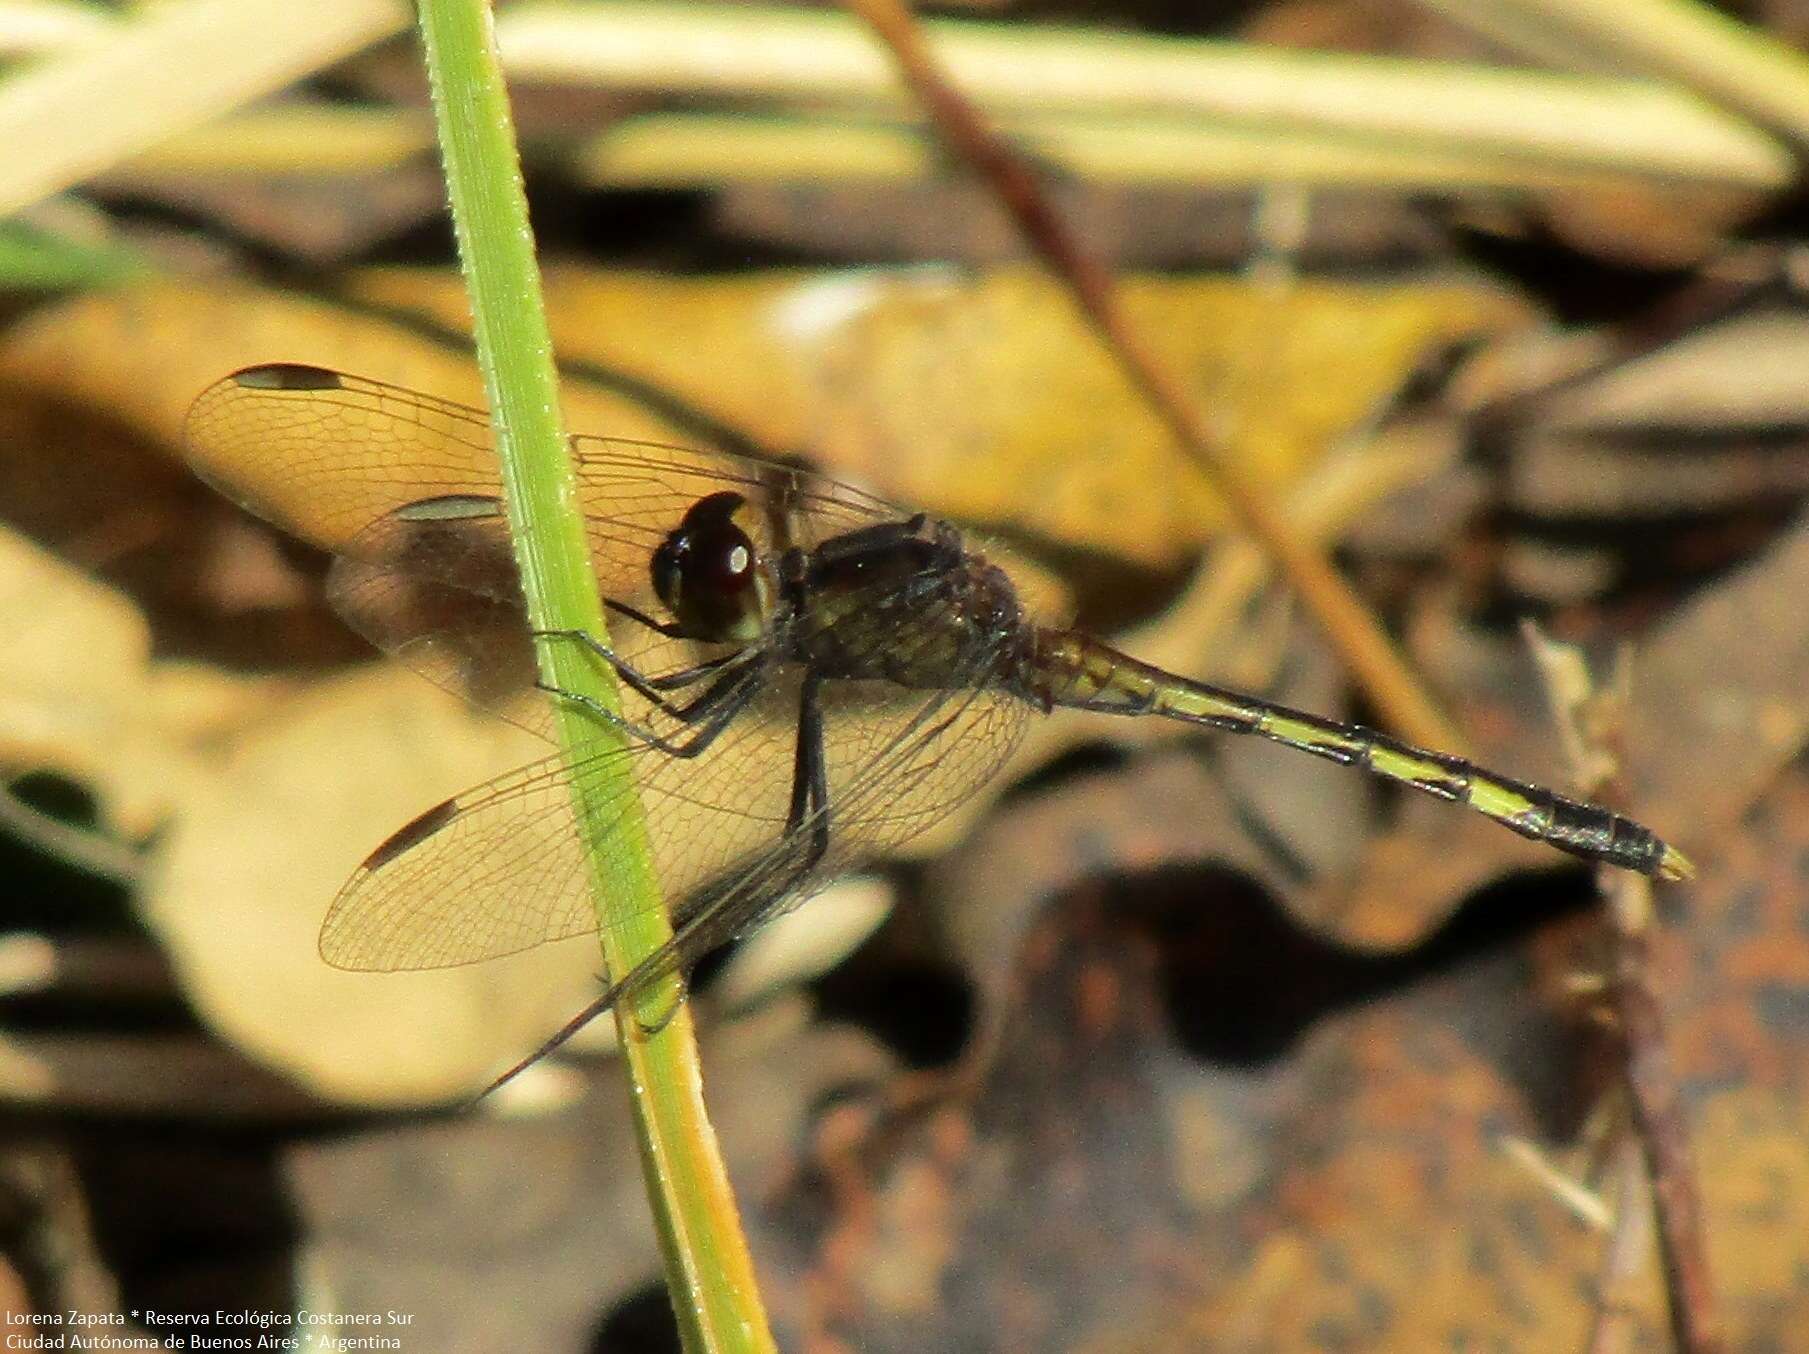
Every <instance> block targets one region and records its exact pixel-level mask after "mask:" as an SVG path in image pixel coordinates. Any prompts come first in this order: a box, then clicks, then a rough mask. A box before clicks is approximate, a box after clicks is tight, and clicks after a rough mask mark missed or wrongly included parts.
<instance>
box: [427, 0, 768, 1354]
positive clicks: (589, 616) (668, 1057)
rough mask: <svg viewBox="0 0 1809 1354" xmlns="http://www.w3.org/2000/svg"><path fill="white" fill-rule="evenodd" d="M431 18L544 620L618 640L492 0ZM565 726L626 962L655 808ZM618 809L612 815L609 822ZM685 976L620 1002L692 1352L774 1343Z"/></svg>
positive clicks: (431, 58)
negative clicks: (579, 466)
mask: <svg viewBox="0 0 1809 1354" xmlns="http://www.w3.org/2000/svg"><path fill="white" fill-rule="evenodd" d="M419 12H420V29H421V40H422V45H423V47H424V49H425V51H426V57H427V70H428V77H429V80H430V81H431V84H432V90H433V108H434V118H435V122H436V124H437V126H438V129H439V136H440V146H441V154H442V157H443V160H444V163H445V170H446V183H447V190H448V193H449V195H450V198H451V203H452V217H453V225H454V228H455V230H456V233H457V236H458V244H459V257H460V260H461V261H462V263H463V266H464V270H465V277H466V283H467V285H468V286H469V288H470V292H471V309H472V316H473V320H474V333H475V336H476V340H477V353H478V361H479V363H480V365H481V366H482V368H483V374H484V384H485V389H486V392H487V394H488V396H489V401H490V410H491V418H492V420H493V421H494V423H495V427H496V434H497V447H498V450H499V453H500V455H501V458H502V478H503V488H504V493H505V496H506V498H507V501H508V507H509V518H510V521H511V523H512V524H513V525H514V529H515V551H516V557H517V560H518V562H519V565H520V569H521V576H522V587H523V591H524V593H525V594H526V598H527V606H528V615H529V617H530V620H531V623H532V624H533V625H534V626H535V628H536V629H541V630H558V629H581V630H584V631H587V632H588V633H590V634H593V635H596V636H598V637H599V638H600V639H604V640H607V634H606V631H605V628H604V621H603V608H602V605H601V601H600V599H599V597H598V595H597V586H596V578H595V576H594V574H593V572H592V569H591V563H590V554H589V551H588V549H587V546H586V542H585V537H584V523H583V517H582V514H581V512H580V510H579V500H578V492H577V483H576V480H575V478H574V477H573V474H572V467H571V463H570V460H569V458H568V455H567V445H568V444H567V442H566V438H565V433H564V429H563V426H562V424H561V419H560V412H559V395H558V385H557V375H556V372H555V369H554V364H553V351H552V341H551V338H550V336H549V334H548V332H547V325H546V314H545V308H544V305H543V303H542V300H541V294H540V276H539V272H538V270H537V268H536V266H535V259H534V239H533V233H532V231H531V230H530V228H529V225H528V216H527V201H526V198H525V196H524V195H523V192H522V186H521V170H520V163H519V160H518V158H517V153H516V149H515V138H514V126H513V121H512V118H511V116H510V111H509V101H508V91H507V89H506V87H505V85H504V83H503V78H502V71H501V67H500V65H499V63H498V61H497V58H496V52H495V43H494V34H493V31H492V27H491V14H490V6H489V4H488V3H487V2H486V0H421V4H420V11H419ZM539 661H540V670H541V677H542V679H543V680H545V681H546V682H547V683H548V684H549V685H551V686H554V687H556V688H558V689H559V690H562V691H570V692H573V693H576V694H579V695H583V696H587V697H589V698H591V699H592V700H596V701H599V702H602V703H603V704H604V705H605V706H606V707H607V708H610V709H619V708H620V706H619V703H618V701H619V698H618V696H617V693H616V690H615V683H614V681H613V680H612V676H613V675H612V674H610V673H608V672H606V671H605V670H604V669H603V666H602V665H601V664H598V663H595V662H593V661H590V660H589V659H588V657H587V656H586V654H585V653H584V651H583V649H582V648H581V646H578V645H574V644H561V643H546V642H543V643H542V644H541V645H540V646H539ZM557 728H558V733H559V737H560V741H561V744H562V746H563V748H564V749H565V752H566V755H567V757H568V758H570V759H571V762H572V765H574V766H584V767H587V768H590V770H589V772H588V774H582V775H579V776H577V777H575V778H574V780H575V784H574V789H573V793H574V796H575V799H576V809H577V813H578V821H579V823H580V824H581V830H582V831H583V832H584V833H585V837H586V840H585V841H584V843H583V845H584V849H585V852H586V854H587V856H588V858H589V861H590V866H591V876H592V883H593V886H594V891H595V894H596V898H597V915H598V933H599V935H600V937H601V941H602V947H603V956H604V961H605V962H606V963H607V965H608V967H609V972H610V973H611V974H612V975H617V976H619V975H621V974H624V973H627V972H628V971H629V970H630V969H632V968H633V967H634V966H635V964H636V963H637V962H638V961H639V960H641V959H643V958H645V957H646V956H648V955H649V954H651V953H653V951H654V950H656V949H657V948H658V947H659V946H660V945H661V944H663V943H664V942H665V941H666V940H667V939H669V938H670V935H671V928H670V924H669V922H668V920H667V917H666V912H665V909H664V908H663V907H662V906H661V905H660V894H659V881H658V879H657V877H656V875H655V871H654V868H653V858H652V851H651V848H650V844H649V841H648V837H647V833H646V826H645V821H644V819H643V818H642V816H641V814H640V812H639V809H638V807H637V808H634V809H632V810H631V812H630V813H629V815H628V818H629V820H630V821H628V822H626V823H617V822H616V821H615V819H616V815H615V813H614V812H613V809H614V807H615V806H617V805H620V804H621V803H623V802H624V800H623V796H627V798H628V800H629V801H632V799H633V796H634V787H633V783H632V778H631V774H630V770H629V767H628V766H627V764H626V760H625V759H621V758H610V757H601V758H599V756H598V754H600V753H605V752H607V751H609V750H610V749H611V748H613V747H619V746H620V745H621V736H620V734H619V733H618V732H617V731H616V730H614V729H612V728H610V727H608V726H606V725H604V724H603V723H602V722H600V721H598V720H596V719H594V718H591V717H588V716H586V715H585V714H584V713H583V712H582V711H581V710H580V709H579V707H578V706H577V705H576V704H575V703H573V702H569V701H560V702H558V709H557ZM605 824H609V825H610V830H608V831H603V827H604V825H605ZM680 995H681V989H680V986H679V982H678V980H677V979H676V978H675V979H670V980H668V981H666V982H663V983H659V984H656V985H655V986H654V988H653V989H652V990H650V991H648V992H647V993H645V994H643V996H642V997H641V998H640V999H639V1000H637V1001H636V1002H634V1003H632V1005H633V1006H634V1008H635V1009H633V1010H627V1009H624V1008H623V1007H622V1006H618V1007H617V1009H616V1013H615V1015H616V1024H617V1028H618V1029H619V1030H620V1032H621V1038H622V1053H623V1064H624V1067H625V1068H626V1070H627V1073H628V1075H629V1078H630V1081H631V1089H632V1092H633V1094H632V1097H631V1103H632V1104H633V1107H634V1116H635V1131H636V1136H637V1140H638V1142H639V1146H640V1151H641V1162H642V1168H643V1172H644V1174H645V1177H646V1186H647V1195H648V1200H649V1202H650V1204H651V1206H652V1209H653V1215H654V1222H655V1226H656V1230H657V1231H658V1233H659V1238H660V1247H661V1252H662V1256H663V1259H664V1262H665V1270H666V1282H667V1287H668V1290H669V1292H670V1295H671V1298H672V1305H673V1309H674V1311H675V1313H676V1314H677V1317H678V1328H679V1333H680V1337H681V1338H682V1340H683V1341H684V1346H685V1348H686V1349H687V1350H690V1351H718V1350H770V1349H773V1348H774V1345H773V1341H772V1336H771V1335H770V1334H769V1333H768V1331H767V1326H766V1314H765V1311H764V1310H763V1308H762V1306H761V1301H760V1294H759V1290H758V1288H757V1287H756V1286H755V1281H754V1270H753V1262H752V1260H751V1259H750V1257H749V1255H748V1251H747V1243H746V1241H745V1239H744V1238H743V1236H742V1232H741V1223H740V1219H739V1217H738V1216H737V1214H736V1211H735V1201H734V1195H733V1193H732V1191H731V1189H730V1186H729V1180H728V1174H727V1172H726V1170H725V1169H724V1167H723V1163H722V1158H721V1155H720V1152H719V1151H718V1148H717V1143H716V1136H715V1133H714V1131H713V1130H712V1129H711V1127H710V1124H709V1120H708V1118H707V1117H706V1116H705V1113H704V1105H703V1093H702V1087H703V1083H702V1077H701V1073H700V1068H699V1063H698V1054H697V1044H696V1040H695V1038H694V1032H693V1027H692V1023H691V1019H690V1014H689V1011H688V1009H686V1008H684V1007H682V1006H681V1007H680V1008H679V1010H678V1012H677V1014H676V1015H674V1016H673V1017H672V1018H671V1019H670V1020H668V1021H666V1022H665V1023H664V1024H663V1026H661V1027H660V1028H659V1029H658V1030H657V1031H656V1032H653V1033H649V1032H648V1027H649V1026H652V1025H655V1024H658V1022H659V1021H660V1020H661V1018H662V1017H663V1016H664V1015H665V1014H666V1013H667V1012H668V1011H669V1010H670V1009H671V1006H672V1003H674V1002H675V1001H677V1000H679V997H680Z"/></svg>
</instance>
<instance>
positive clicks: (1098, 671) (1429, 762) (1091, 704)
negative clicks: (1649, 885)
mask: <svg viewBox="0 0 1809 1354" xmlns="http://www.w3.org/2000/svg"><path fill="white" fill-rule="evenodd" d="M1035 652H1036V657H1035V660H1034V662H1033V664H1032V669H1033V676H1032V677H1031V679H1030V683H1029V685H1030V692H1029V694H1030V695H1031V696H1032V697H1033V698H1034V699H1036V700H1037V701H1038V702H1039V703H1041V704H1042V705H1044V706H1045V708H1047V707H1050V706H1055V705H1066V706H1072V707H1076V708H1079V709H1085V710H1102V711H1108V712H1112V713H1116V714H1125V715H1162V716H1165V717H1167V718H1170V719H1179V720H1184V721H1186V722H1188V723H1191V724H1205V725H1208V726H1209V727H1211V728H1215V729H1224V730H1227V731H1228V732H1231V733H1249V734H1256V735H1257V736H1259V737H1262V738H1267V739H1270V740H1272V741H1273V742H1277V743H1283V744H1286V745H1287V746H1288V747H1292V748H1298V749H1300V750H1301V751H1302V752H1310V753H1312V754H1313V755H1314V756H1316V757H1325V758H1328V759H1330V760H1331V761H1334V762H1339V763H1341V764H1343V765H1345V766H1357V767H1361V768H1362V769H1364V770H1366V771H1368V772H1370V773H1371V774H1373V775H1376V776H1380V777H1382V778H1383V779H1385V780H1391V781H1394V782H1396V783H1397V784H1401V785H1406V786H1409V787H1411V788H1412V789H1415V790H1420V791H1423V792H1424V793H1426V794H1430V795H1435V796H1437V797H1438V798H1440V799H1444V800H1449V801H1451V802H1453V803H1459V804H1463V805H1466V806H1467V807H1469V808H1471V809H1474V810H1476V811H1477V812H1478V813H1481V814H1485V815H1486V816H1488V817H1490V818H1493V819H1494V820H1495V821H1496V822H1498V823H1500V824H1502V825H1503V826H1504V827H1507V828H1510V829H1512V830H1513V831H1514V832H1517V833H1519V834H1520V835H1521V836H1523V837H1529V838H1531V839H1532V840H1534V841H1541V842H1545V843H1547V844H1548V845H1550V846H1554V847H1556V848H1557V849H1558V850H1560V851H1566V852H1569V853H1570V854H1571V855H1575V856H1582V857H1584V858H1585V859H1588V860H1600V861H1605V862H1607V863H1608V864H1610V865H1616V866H1619V867H1620V868H1622V869H1628V870H1636V871H1638V872H1640V873H1641V874H1649V875H1658V876H1661V877H1663V878H1668V879H1680V878H1684V877H1686V876H1687V875H1688V874H1689V873H1690V866H1689V862H1688V860H1687V859H1686V858H1685V857H1684V856H1683V854H1682V853H1681V852H1679V851H1677V850H1676V849H1675V848H1673V847H1671V846H1668V845H1666V844H1665V842H1664V841H1663V840H1662V839H1661V838H1660V837H1659V836H1658V835H1657V834H1656V833H1654V832H1653V831H1652V830H1651V829H1650V828H1647V827H1645V826H1643V825H1641V824H1639V823H1636V822H1634V821H1633V820H1632V819H1630V818H1626V817H1623V816H1622V815H1620V814H1617V813H1614V812H1613V811H1612V810H1609V809H1605V808H1602V807H1600V806H1599V805H1595V804H1587V803H1583V802H1582V801H1580V800H1575V799H1569V798H1566V797H1565V796H1563V795H1560V794H1557V793H1555V792H1554V791H1551V790H1547V789H1545V788H1543V787H1542V786H1538V785H1532V784H1529V783H1527V782H1526V781H1521V780H1516V779H1514V778H1513V777H1511V776H1503V775H1498V774H1497V773H1495V772H1493V771H1488V770H1485V769H1484V768H1482V767H1480V766H1477V765H1476V764H1474V763H1473V762H1469V761H1465V760H1464V759H1463V758H1461V757H1454V756H1451V755H1449V754H1447V753H1441V752H1428V751H1426V750H1425V749H1423V748H1416V747H1412V746H1410V745H1409V744H1406V743H1402V742H1400V741H1398V740H1396V739H1393V738H1390V737H1388V736H1387V735H1386V734H1381V733H1377V732H1375V731H1374V730H1373V729H1365V728H1362V727H1361V726H1359V725H1354V724H1340V723H1337V722H1336V721H1334V720H1329V719H1322V718H1320V717H1319V716H1317V715H1310V714H1307V713H1305V712H1304V711H1301V710H1292V709H1289V708H1288V707H1287V706H1285V705H1275V704H1272V703H1270V702H1268V701H1263V700H1258V699H1256V698H1255V697H1252V696H1245V695H1242V694H1240V693H1238V692H1235V691H1228V690H1225V689H1223V688H1221V687H1214V686H1208V685H1206V684H1205V683H1204V682H1195V681H1192V680H1190V679H1188V678H1185V677H1179V676H1176V675H1175V674H1173V673H1169V672H1164V671H1163V670H1162V669H1161V668H1156V667H1152V666H1150V665H1149V664H1147V663H1140V662H1138V661H1137V660H1136V659H1134V658H1132V657H1130V656H1129V655H1128V654H1122V653H1119V652H1118V651H1117V650H1115V649H1112V648H1110V647H1109V646H1107V645H1105V644H1101V643H1100V642H1099V641H1097V640H1094V639H1090V638H1088V637H1087V636H1085V635H1082V634H1079V633H1076V632H1074V631H1043V632H1041V633H1039V635H1038V637H1037V645H1036V651H1035Z"/></svg>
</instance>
